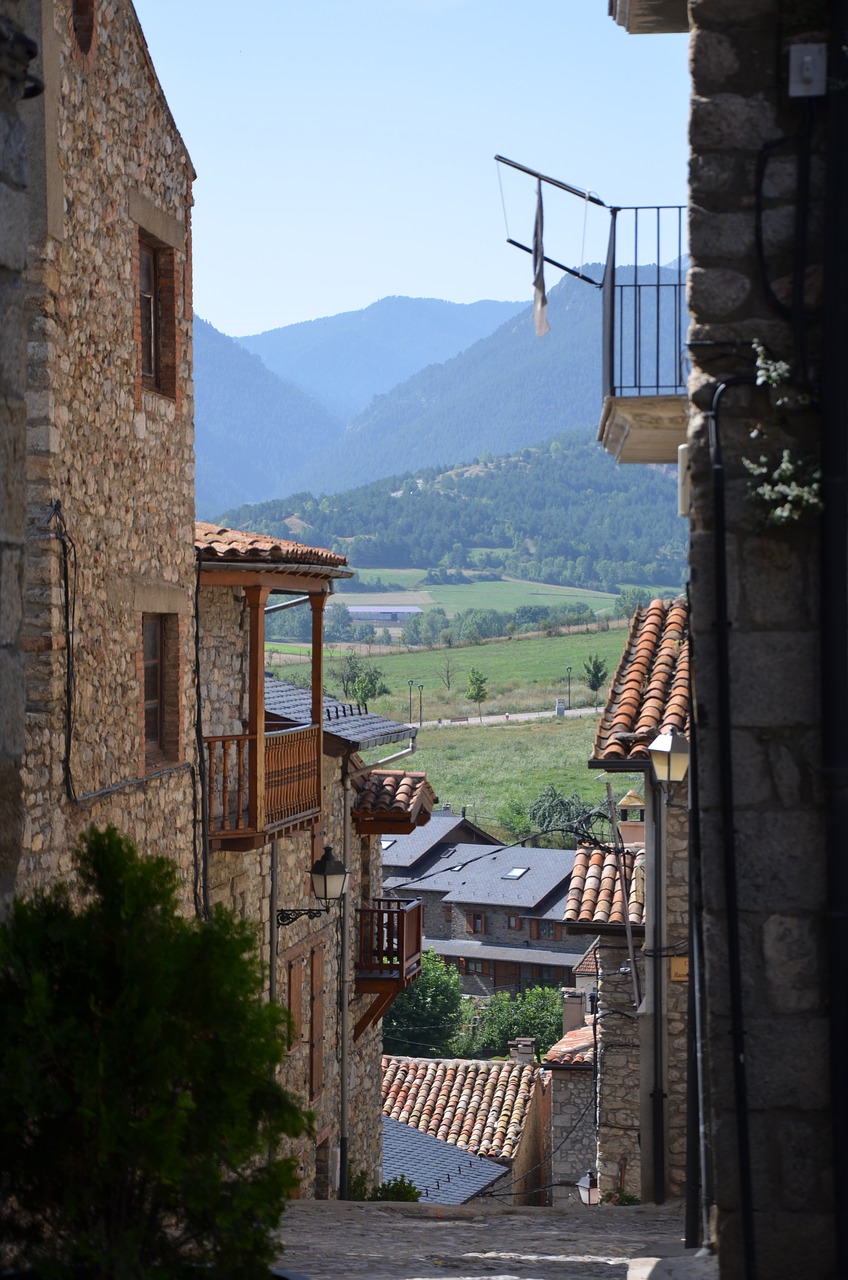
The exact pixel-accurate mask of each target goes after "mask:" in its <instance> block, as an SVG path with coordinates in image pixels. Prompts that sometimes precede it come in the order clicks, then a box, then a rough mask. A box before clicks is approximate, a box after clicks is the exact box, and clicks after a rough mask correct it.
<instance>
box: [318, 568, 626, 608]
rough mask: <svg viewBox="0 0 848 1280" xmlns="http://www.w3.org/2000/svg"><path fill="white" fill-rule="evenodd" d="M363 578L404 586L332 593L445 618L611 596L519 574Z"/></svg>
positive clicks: (398, 573)
mask: <svg viewBox="0 0 848 1280" xmlns="http://www.w3.org/2000/svg"><path fill="white" fill-rule="evenodd" d="M359 572H360V577H361V578H362V580H363V582H367V581H373V580H374V578H375V577H380V578H382V580H383V582H401V581H402V582H403V584H404V590H403V591H402V592H396V591H375V592H369V591H357V592H356V593H355V594H354V593H351V594H348V595H345V594H344V588H342V590H340V591H339V593H338V594H337V595H335V596H334V597H333V599H334V600H335V601H337V602H338V603H340V604H346V605H347V606H348V608H349V609H353V608H356V606H357V605H386V606H388V605H391V604H406V605H416V604H417V605H419V606H420V607H421V608H422V609H427V608H435V607H438V608H441V609H444V611H445V613H446V614H447V615H448V617H449V618H452V617H453V616H454V615H455V614H457V613H461V612H462V610H464V609H499V610H501V611H502V612H504V613H512V612H513V611H514V610H515V609H517V608H519V606H520V605H534V604H535V605H544V606H545V607H547V608H552V607H555V606H557V605H569V604H578V605H582V604H586V605H588V606H589V608H590V609H593V610H596V611H597V610H605V609H612V606H613V603H614V601H615V599H616V597H615V596H612V595H607V594H606V593H605V592H603V591H584V590H581V589H580V588H578V587H555V586H552V585H551V584H549V583H545V582H525V581H524V580H523V579H519V578H508V579H505V580H504V581H502V582H480V581H475V582H462V583H457V584H455V585H432V586H430V585H428V586H422V585H421V580H422V578H423V577H424V576H425V575H424V572H423V570H420V569H374V570H368V569H363V570H360V571H359Z"/></svg>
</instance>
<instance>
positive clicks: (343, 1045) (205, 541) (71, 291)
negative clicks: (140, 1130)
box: [2, 0, 434, 1196]
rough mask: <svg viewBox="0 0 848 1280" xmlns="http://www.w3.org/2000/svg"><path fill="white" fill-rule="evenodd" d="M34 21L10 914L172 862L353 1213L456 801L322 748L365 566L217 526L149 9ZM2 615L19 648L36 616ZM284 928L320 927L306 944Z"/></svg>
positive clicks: (304, 1160)
mask: <svg viewBox="0 0 848 1280" xmlns="http://www.w3.org/2000/svg"><path fill="white" fill-rule="evenodd" d="M25 10H26V17H27V19H28V23H29V28H30V30H31V31H32V32H33V33H34V34H36V35H37V38H38V41H39V44H40V50H41V53H40V57H39V60H38V63H37V64H36V69H37V73H38V75H39V76H40V77H42V78H43V81H44V84H45V92H44V95H43V97H41V98H38V99H35V100H33V101H32V102H29V103H27V104H25V105H24V107H23V108H22V109H21V114H22V117H24V118H25V121H26V127H27V136H28V146H29V154H30V157H31V184H30V190H29V196H28V204H29V210H28V212H29V225H30V243H29V248H28V254H27V267H26V290H27V305H28V315H29V333H28V367H27V383H26V409H27V426H26V431H27V440H26V502H27V510H26V514H27V528H26V557H25V560H26V563H25V578H24V584H25V585H24V599H23V617H22V623H21V628H20V629H21V639H22V647H23V649H24V651H25V654H26V672H25V693H26V709H25V734H24V742H23V751H22V759H21V762H20V778H21V793H22V800H23V823H22V826H23V831H22V836H21V838H20V839H19V840H18V842H17V844H16V845H15V846H14V848H13V851H12V854H13V856H10V858H9V859H8V865H4V866H3V868H2V870H3V876H4V879H3V885H2V888H3V890H4V893H5V896H6V899H7V900H8V897H9V896H10V895H11V894H12V893H13V892H27V891H31V890H33V889H35V888H38V887H40V886H44V885H48V884H50V883H51V882H54V881H55V880H57V879H59V878H65V877H66V876H68V875H69V873H70V871H71V867H72V860H71V849H72V846H73V843H74V841H75V839H76V837H77V836H78V835H79V833H80V832H81V831H82V830H84V829H85V828H86V827H88V826H89V825H90V824H92V823H93V824H95V825H97V826H98V827H104V826H106V825H108V824H112V825H114V826H116V827H118V828H119V829H120V830H122V831H123V832H125V833H126V834H128V835H130V836H131V837H132V838H133V839H134V840H135V841H136V843H137V844H138V845H139V847H141V848H142V849H143V850H144V851H146V852H149V853H157V854H162V855H165V856H168V857H170V858H172V859H174V861H175V862H176V864H177V866H178V868H179V871H180V875H181V881H182V884H183V894H184V907H185V910H186V912H190V911H195V912H196V913H197V914H199V915H201V916H203V915H205V914H206V913H207V912H208V911H209V909H210V907H211V906H212V905H213V904H214V903H217V902H220V903H223V904H224V905H226V906H227V907H229V908H231V909H233V910H235V911H237V912H238V913H240V914H241V915H242V916H244V917H246V918H248V919H250V920H252V921H254V922H255V923H256V926H257V932H258V936H259V939H260V942H261V947H262V955H263V958H264V959H265V960H266V964H267V972H268V990H269V998H271V999H279V1000H281V1001H284V1002H285V1003H287V1004H289V1005H291V1006H292V1010H293V1013H294V1015H295V1021H296V1023H297V1024H298V1036H297V1038H296V1040H295V1043H294V1044H293V1046H292V1049H291V1053H290V1054H289V1059H288V1061H287V1062H286V1063H285V1064H284V1067H283V1070H284V1073H285V1077H286V1083H287V1084H288V1085H289V1086H290V1088H291V1089H292V1092H294V1093H295V1094H298V1095H299V1096H300V1097H301V1098H302V1099H303V1101H304V1102H305V1103H306V1104H307V1105H308V1106H309V1108H310V1109H311V1110H312V1111H313V1112H314V1114H315V1116H316V1134H315V1139H314V1141H313V1140H310V1141H309V1142H303V1143H302V1144H301V1145H300V1147H299V1148H298V1152H297V1154H298V1158H299V1163H300V1170H301V1175H302V1186H303V1190H304V1192H305V1193H307V1194H309V1193H311V1194H315V1195H324V1196H330V1195H335V1194H336V1193H337V1190H340V1191H342V1192H343V1191H344V1186H345V1176H346V1169H347V1160H348V1157H349V1158H350V1159H351V1161H352V1162H354V1163H356V1164H357V1165H358V1166H359V1167H364V1168H367V1169H368V1170H369V1171H371V1173H372V1175H373V1176H375V1177H379V1170H380V1165H381V1154H380V1143H381V1123H380V1096H379V1090H380V1049H381V1046H380V1043H379V1017H380V1015H381V1013H382V1012H384V1011H385V1009H386V1008H387V1007H388V1004H389V1003H390V1002H391V1000H392V999H393V997H394V995H395V994H396V993H397V991H398V990H400V989H401V988H402V987H403V986H404V985H406V984H407V983H408V982H409V981H412V980H413V979H414V977H415V976H416V973H417V967H420V955H421V940H420V911H417V910H416V908H415V906H414V904H408V903H401V902H395V901H386V900H384V899H381V898H379V896H378V897H377V899H376V901H375V900H374V899H373V895H379V894H380V879H381V870H380V855H379V838H380V835H381V834H382V833H383V832H384V831H395V830H400V831H407V830H411V829H412V827H413V826H414V825H415V823H416V822H418V821H425V820H426V818H427V816H428V815H429V810H430V808H431V807H432V803H433V801H434V797H433V796H432V793H430V792H429V791H428V789H427V788H426V784H425V782H424V781H423V775H420V774H415V775H407V774H405V773H404V772H403V771H402V770H401V771H399V772H397V771H395V772H393V771H384V770H379V769H378V770H371V771H367V772H366V771H364V770H363V768H361V767H360V766H361V761H360V760H359V759H358V757H356V758H354V757H352V753H351V752H350V751H346V750H345V751H342V753H341V756H339V755H334V754H333V750H332V739H331V736H330V735H327V737H326V739H325V735H324V733H323V725H324V719H325V717H324V714H323V709H322V695H321V688H322V666H321V654H322V620H323V612H324V605H325V602H326V599H327V596H328V595H329V593H330V592H331V590H332V587H333V582H334V580H336V579H337V578H340V577H342V578H343V577H349V576H350V571H349V570H348V569H347V568H346V562H345V561H344V559H343V557H340V556H337V555H334V554H333V553H331V552H329V551H324V550H322V549H320V548H310V547H303V546H300V545H299V544H297V543H293V542H279V541H277V540H274V539H271V538H262V537H255V536H251V535H248V534H243V533H239V532H236V531H233V530H227V529H220V528H217V527H215V526H210V525H202V524H198V525H195V522H194V448H193V397H192V390H193V388H192V348H191V342H192V327H191V326H192V301H191V228H190V217H191V206H192V199H193V197H192V182H193V178H194V173H193V169H192V165H191V161H190V158H189V156H188V153H187V151H186V148H185V145H184V143H183V141H182V139H181V137H180V135H179V133H178V131H177V129H176V126H175V124H174V122H173V120H172V118H171V114H170V111H169V109H168V104H167V102H166V101H165V98H164V95H163V94H162V91H161V88H160V86H159V84H158V81H157V79H156V74H155V71H154V69H153V66H152V64H151V61H150V57H149V54H148V51H147V47H146V44H145V41H144V36H143V33H142V31H141V28H140V26H139V23H138V19H137V17H136V14H135V11H134V9H133V6H132V4H131V2H130V0H27V4H26V6H25ZM11 136H12V137H14V134H12V135H11ZM10 154H11V152H10ZM10 519H11V517H10ZM9 527H10V530H11V532H12V534H16V528H17V526H16V525H15V524H10V526H9ZM16 536H17V535H16ZM17 554H18V559H19V560H20V548H19V549H18V553H17ZM7 570H10V571H11V573H12V575H13V577H14V574H15V559H14V548H12V550H11V551H8V552H7V551H4V556H3V575H4V581H5V579H6V574H7ZM275 593H278V594H282V595H283V596H285V597H288V598H289V599H290V600H292V601H303V607H306V608H308V609H309V611H310V613H311V619H312V640H313V645H312V652H313V662H312V672H311V682H312V688H311V692H310V694H309V695H308V700H309V714H308V716H307V722H306V723H303V724H296V725H289V726H283V727H271V726H268V727H267V728H266V723H265V701H264V685H265V672H264V609H265V605H266V602H267V600H268V598H269V597H270V595H272V594H275ZM3 599H4V602H5V600H6V593H5V588H4V595H3ZM4 609H5V604H4ZM3 616H4V619H5V620H6V621H4V625H6V622H8V626H9V635H10V638H12V632H13V629H14V617H15V615H14V607H12V608H11V609H10V610H9V611H8V612H7V613H4V615H3ZM3 657H4V659H5V654H4V655H3ZM12 674H13V675H14V669H13V671H12ZM407 734H408V729H407V727H406V726H394V727H393V732H392V734H390V737H392V739H393V740H397V739H399V738H402V737H404V736H406V735H407ZM14 749H15V748H14V742H13V741H12V742H10V747H9V751H10V752H11V754H12V758H14ZM4 750H6V748H5V747H4ZM357 778H358V780H359V786H360V787H361V789H362V793H363V795H364V794H365V792H366V790H367V794H368V797H369V799H370V801H371V803H370V804H367V805H363V804H362V798H361V796H360V795H359V794H358V793H357V794H356V795H354V781H355V780H356V779H357ZM366 782H367V784H368V788H366V786H365V784H366ZM4 786H5V783H4ZM4 801H5V794H4ZM358 806H359V808H360V809H361V812H359V810H358ZM327 845H329V846H331V847H332V848H333V849H334V850H335V851H336V853H337V855H338V856H340V857H344V858H345V860H346V865H347V866H348V868H349V869H350V873H351V874H350V885H349V889H348V893H347V894H345V895H344V896H343V898H342V904H341V907H340V908H334V911H336V912H337V914H335V915H334V916H333V917H330V916H329V915H328V914H326V913H325V912H322V911H321V910H320V909H318V908H316V907H315V905H314V903H315V900H314V899H312V900H311V901H310V887H309V874H308V873H309V869H310V867H311V866H312V864H313V863H314V862H315V861H316V858H317V857H318V855H319V854H320V852H321V850H322V848H324V847H325V846H327ZM354 908H355V916H354ZM285 909H287V910H289V911H294V912H295V913H296V914H299V915H300V916H301V918H298V919H296V920H294V921H291V922H290V923H289V924H287V925H286V926H283V925H282V923H281V922H280V916H279V912H280V911H283V910H285ZM363 921H365V922H366V925H367V927H364V926H363V924H362V922H363ZM354 924H358V925H359V926H360V929H359V933H358V935H357V934H355V931H354ZM278 939H280V940H281V945H278ZM375 953H376V956H377V958H376V960H375ZM336 1011H338V1025H337V1026H336V1025H335V1023H334V1020H335V1018H336ZM351 1023H352V1024H353V1025H351Z"/></svg>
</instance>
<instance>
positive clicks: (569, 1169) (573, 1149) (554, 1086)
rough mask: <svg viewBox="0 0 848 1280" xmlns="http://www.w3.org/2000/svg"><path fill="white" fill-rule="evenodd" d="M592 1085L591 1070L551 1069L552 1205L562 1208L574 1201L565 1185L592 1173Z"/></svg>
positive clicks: (594, 1147)
mask: <svg viewBox="0 0 848 1280" xmlns="http://www.w3.org/2000/svg"><path fill="white" fill-rule="evenodd" d="M596 1156H597V1137H596V1134H595V1085H594V1076H593V1071H592V1069H591V1068H590V1067H585V1066H579V1067H551V1182H552V1183H553V1188H552V1193H551V1204H552V1205H553V1207H554V1208H555V1209H562V1208H564V1207H565V1206H566V1205H568V1204H571V1203H572V1202H573V1200H574V1194H575V1192H574V1187H573V1186H571V1185H568V1184H570V1183H574V1182H576V1181H577V1179H578V1178H582V1177H583V1174H584V1173H586V1171H587V1170H590V1169H591V1170H594V1168H595V1160H596Z"/></svg>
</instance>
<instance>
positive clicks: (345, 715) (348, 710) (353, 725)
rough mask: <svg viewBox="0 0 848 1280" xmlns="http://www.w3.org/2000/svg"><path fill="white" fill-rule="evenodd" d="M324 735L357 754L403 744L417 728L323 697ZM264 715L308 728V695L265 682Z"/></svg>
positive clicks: (280, 682)
mask: <svg viewBox="0 0 848 1280" xmlns="http://www.w3.org/2000/svg"><path fill="white" fill-rule="evenodd" d="M323 702H324V732H325V733H329V734H332V736H333V737H334V738H341V739H342V740H343V741H344V742H346V743H347V744H348V745H350V746H352V747H354V748H355V749H356V750H357V751H364V750H366V749H367V748H368V747H379V746H381V745H382V744H383V743H387V742H403V741H404V739H408V738H415V737H416V736H417V734H418V726H417V725H410V724H400V723H399V722H398V721H397V720H387V719H386V717H385V716H377V715H374V714H373V713H372V712H370V711H368V709H367V708H363V707H361V706H359V704H358V703H355V702H353V703H351V702H340V701H339V699H338V698H331V697H329V696H328V695H326V694H325V695H324V699H323ZM265 713H266V715H268V714H270V715H274V716H279V717H280V719H282V720H290V721H291V722H292V724H311V722H312V693H311V691H310V690H309V689H302V688H301V687H300V686H299V685H296V684H289V683H288V681H286V680H276V679H269V680H266V681H265Z"/></svg>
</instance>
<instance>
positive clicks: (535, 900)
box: [408, 844, 574, 919]
mask: <svg viewBox="0 0 848 1280" xmlns="http://www.w3.org/2000/svg"><path fill="white" fill-rule="evenodd" d="M573 864H574V850H573V849H522V848H520V847H519V848H504V847H503V846H502V845H493V846H492V847H491V848H488V847H487V846H486V845H479V844H458V845H456V846H455V847H454V848H451V849H450V850H449V852H448V854H447V856H446V857H445V858H444V859H443V860H440V861H439V862H438V863H437V864H436V866H434V867H432V868H431V869H430V870H429V871H428V872H426V873H425V874H426V878H424V879H422V880H421V882H420V888H421V890H422V891H423V890H425V889H426V890H427V891H428V892H432V893H441V894H443V895H444V899H443V900H444V902H445V903H448V902H461V903H468V904H473V905H477V906H501V907H518V908H519V909H521V908H525V909H527V910H530V909H531V908H533V907H536V906H538V905H539V904H540V903H541V902H543V901H544V899H545V898H547V897H548V895H549V894H551V893H553V892H554V891H555V890H556V889H558V888H559V887H560V886H562V887H563V888H564V887H565V881H566V880H567V879H568V876H569V875H570V873H571V868H572V866H573ZM454 868H458V870H455V869H454ZM521 868H525V870H524V873H523V874H522V875H521V876H518V877H517V878H507V873H508V872H510V871H511V870H513V869H516V870H518V869H521ZM408 879H410V880H413V887H419V886H415V884H414V878H413V877H412V876H409V877H408ZM561 918H562V917H560V919H561Z"/></svg>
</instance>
